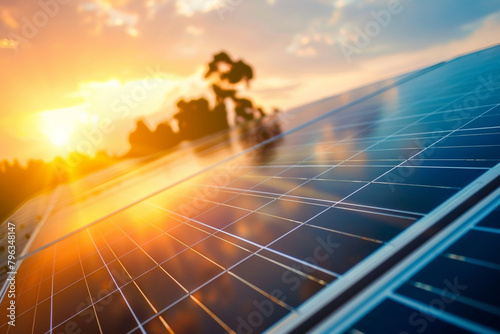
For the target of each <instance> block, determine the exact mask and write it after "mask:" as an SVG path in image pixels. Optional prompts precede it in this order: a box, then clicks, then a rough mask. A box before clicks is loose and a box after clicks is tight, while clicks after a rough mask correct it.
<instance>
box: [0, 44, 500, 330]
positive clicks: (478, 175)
mask: <svg viewBox="0 0 500 334" xmlns="http://www.w3.org/2000/svg"><path fill="white" fill-rule="evenodd" d="M499 52H500V48H492V49H489V50H485V51H481V52H479V53H476V54H472V55H469V56H466V57H462V58H458V59H456V60H454V61H450V62H448V63H444V64H440V65H439V66H435V67H433V68H432V69H429V70H426V71H422V72H419V73H418V74H416V75H411V76H406V77H401V78H398V79H397V80H395V81H394V83H393V84H391V85H389V86H386V87H385V88H382V89H379V90H377V89H378V88H374V89H373V93H372V94H370V95H368V96H366V97H365V98H360V99H358V100H357V103H350V104H349V105H346V106H344V107H340V108H337V109H335V110H331V109H323V110H322V111H321V112H319V109H318V108H316V109H314V107H311V110H313V111H312V112H311V114H310V115H307V112H308V108H307V107H304V108H301V109H300V113H297V112H296V113H295V117H296V119H295V120H294V119H291V122H292V123H293V122H295V123H297V122H298V120H299V119H300V120H303V121H301V122H300V124H297V126H296V127H294V128H293V129H291V130H290V131H288V132H285V133H284V134H283V135H278V136H276V137H275V138H274V139H273V140H270V141H267V142H265V143H264V144H262V145H257V146H256V147H255V148H254V149H252V150H249V151H245V152H243V153H242V154H238V155H237V156H235V157H234V158H232V159H230V160H227V161H225V162H223V163H221V164H218V165H216V166H215V167H213V168H210V169H208V170H207V171H204V172H202V173H199V174H197V175H195V176H193V177H191V178H189V179H188V180H187V181H185V182H182V183H180V184H177V185H175V186H172V187H170V188H168V189H166V190H165V191H163V192H160V193H158V194H155V195H153V196H151V197H149V198H147V199H145V200H143V201H141V202H139V203H137V204H136V205H134V206H132V207H129V208H126V209H124V210H122V211H120V212H118V213H116V214H114V215H112V216H111V217H109V218H106V219H103V220H100V221H98V222H96V223H94V224H90V225H89V226H87V227H85V228H83V229H81V230H77V231H75V232H74V233H70V234H68V235H67V236H66V237H65V238H63V239H62V240H58V241H57V242H54V243H49V244H46V245H45V246H41V247H40V248H38V249H36V250H34V251H32V252H31V253H30V254H28V255H27V256H26V257H25V259H24V260H23V262H22V263H21V265H20V268H19V270H18V273H17V282H16V284H17V296H18V297H17V320H16V326H15V327H12V326H9V325H7V323H6V322H5V319H6V316H5V314H3V313H2V317H3V319H4V322H3V324H2V325H1V327H0V331H1V332H5V333H48V332H50V333H52V332H53V333H59V332H74V331H78V330H81V331H82V332H84V333H141V332H142V333H145V332H147V333H161V332H165V333H172V332H174V333H192V332H206V333H222V332H238V333H255V332H262V331H264V330H266V329H267V330H270V331H281V330H283V328H287V327H286V326H289V325H290V324H294V323H297V322H298V323H300V321H301V319H305V318H307V317H308V316H309V313H311V312H313V311H314V307H312V306H311V305H314V304H315V303H317V301H319V300H321V301H322V302H325V301H328V300H329V299H330V298H335V295H332V294H330V291H332V289H334V290H337V291H342V290H343V289H344V288H346V287H347V286H348V285H349V284H350V282H352V281H353V280H359V279H360V278H362V277H364V276H366V275H368V274H369V273H370V271H371V270H372V269H373V268H374V266H375V265H376V264H377V263H379V262H380V261H383V260H384V259H385V258H387V257H389V256H391V255H392V254H394V253H395V252H398V250H399V249H400V248H401V247H403V246H404V245H405V244H407V243H408V242H409V241H411V240H413V239H412V236H415V235H417V234H418V233H420V231H422V230H423V229H424V228H426V227H429V226H432V224H433V221H432V219H431V218H432V217H434V216H436V212H438V211H440V210H451V209H452V207H453V205H456V204H457V203H461V202H460V199H461V198H464V195H469V194H472V193H474V191H475V190H474V189H475V188H473V187H472V185H473V184H474V182H476V180H478V179H479V180H482V179H485V178H487V177H491V174H492V173H498V171H496V170H495V169H493V167H494V166H496V165H497V164H498V162H500V106H499V102H500V89H498V85H499V81H500V80H499V75H500V70H499V69H500V66H499V65H500V57H498V56H499ZM347 95H348V94H347ZM320 109H321V108H320ZM291 114H292V115H294V112H292V113H291ZM308 116H309V117H308ZM312 116H314V119H313V120H310V121H306V120H307V119H308V118H311V117H312ZM269 131H271V132H272V131H273V129H272V128H271V129H270V130H269ZM268 135H270V137H273V134H272V133H271V134H268ZM113 200H114V201H116V202H117V203H118V204H119V203H128V202H130V201H131V200H136V198H134V197H133V195H131V194H130V193H123V194H120V193H116V194H115V195H114V197H113ZM89 223H91V222H89ZM425 241H426V240H423V241H421V242H422V243H423V242H425ZM450 254H451V253H450ZM453 254H455V253H453ZM457 255H460V253H459V254H457ZM485 261H486V260H485ZM494 263H496V262H494ZM490 264H491V263H490ZM497 264H498V263H497ZM490 267H491V266H490ZM489 269H491V268H489ZM491 270H498V268H496V269H491ZM485 277H492V278H491V279H494V277H495V276H485ZM488 279H489V278H488ZM423 281H425V280H423ZM369 283H370V282H368V283H365V284H366V286H368V285H369ZM412 289H414V290H415V289H417V290H415V291H419V292H420V290H422V288H421V287H418V286H417V287H413V288H412ZM423 290H425V289H423ZM412 291H413V290H412ZM412 291H408V292H405V293H408V294H411V293H413V292H412ZM422 295H423V294H422ZM422 298H423V297H422ZM479 301H481V300H480V299H479ZM7 303H9V299H8V298H7V297H4V298H3V300H2V303H1V305H0V309H1V312H6V307H7ZM318 305H319V304H318ZM496 306H498V305H496ZM445 322H446V321H445ZM371 326H372V325H368V328H372V327H371ZM353 328H355V329H356V330H359V331H363V330H365V327H359V328H358V327H356V326H354V327H353ZM373 328H376V327H373ZM443 328H444V327H443ZM402 330H403V329H402ZM385 332H387V331H385Z"/></svg>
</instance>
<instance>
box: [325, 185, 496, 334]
mask: <svg viewBox="0 0 500 334" xmlns="http://www.w3.org/2000/svg"><path fill="white" fill-rule="evenodd" d="M495 203H496V204H495ZM499 203H500V195H499V193H498V191H497V192H496V196H494V197H493V198H492V199H490V202H489V207H490V209H484V210H483V211H480V210H476V211H478V213H479V218H469V219H468V220H465V221H464V223H463V224H461V225H460V226H459V228H461V230H460V231H459V233H458V235H455V236H454V235H452V234H450V236H449V237H448V238H447V240H446V241H445V245H444V246H445V247H444V249H442V250H439V251H436V247H429V251H428V253H429V255H428V256H425V255H424V256H422V257H420V258H418V259H416V260H415V261H413V262H410V263H409V264H408V265H407V267H406V268H405V267H403V268H401V269H400V270H402V271H409V274H406V276H408V277H406V278H404V279H402V282H401V279H400V280H398V281H396V282H395V283H393V284H392V285H391V286H389V287H387V288H386V290H384V289H380V290H379V291H378V292H377V293H376V294H377V295H378V297H370V300H378V301H377V302H375V303H374V304H375V305H374V306H372V307H368V308H367V309H366V310H362V311H360V312H358V314H357V316H356V317H357V318H358V319H357V320H354V323H353V324H351V325H348V326H347V328H348V329H347V330H345V329H339V326H338V325H339V324H337V326H335V325H333V324H330V326H331V329H332V332H342V331H345V332H346V333H358V332H362V333H380V331H384V332H386V333H399V332H401V331H406V332H408V333H412V332H419V331H424V330H425V331H430V332H433V333H442V332H446V333H448V332H450V333H451V332H453V333H469V332H481V333H495V332H498V331H499V330H500V325H499V324H500V312H499V310H500V302H499V300H500V290H499V289H498V287H497V283H498V282H499V280H500V260H499V257H498V254H499V252H500V229H498V227H496V228H495V227H493V228H484V227H483V226H484V225H485V224H487V223H488V222H489V221H491V219H495V217H496V218H498V212H499V211H498V209H499V207H500V206H499ZM491 210H493V211H491ZM489 211H491V212H489ZM484 212H486V213H487V215H485V214H484ZM488 212H489V213H488ZM480 214H482V217H481V215H480ZM476 217H478V214H476ZM441 246H442V245H441ZM412 268H413V269H412ZM367 298H368V297H367ZM353 313H356V312H353ZM395 315H396V316H395ZM332 325H333V326H332ZM344 325H345V322H344ZM335 327H336V329H333V328H335ZM323 330H324V329H323Z"/></svg>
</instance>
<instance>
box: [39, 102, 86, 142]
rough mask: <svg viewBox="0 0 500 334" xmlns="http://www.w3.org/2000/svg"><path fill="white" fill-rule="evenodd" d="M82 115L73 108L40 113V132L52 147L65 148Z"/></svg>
mask: <svg viewBox="0 0 500 334" xmlns="http://www.w3.org/2000/svg"><path fill="white" fill-rule="evenodd" d="M83 113H85V112H84V111H82V110H81V109H80V108H74V107H71V108H61V109H52V110H46V111H43V112H41V113H40V117H41V121H40V123H39V124H40V131H41V133H42V134H43V135H44V136H45V137H46V138H47V139H48V140H49V142H50V143H51V144H52V145H54V146H57V147H63V146H66V145H68V144H69V142H70V140H71V137H72V136H73V134H74V133H75V131H76V130H77V128H78V125H79V119H81V118H82V114H83Z"/></svg>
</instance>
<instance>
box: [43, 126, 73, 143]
mask: <svg viewBox="0 0 500 334" xmlns="http://www.w3.org/2000/svg"><path fill="white" fill-rule="evenodd" d="M47 137H48V138H49V140H50V142H51V143H52V144H54V145H55V146H58V147H63V146H65V145H67V144H68V143H69V139H70V137H71V129H68V128H59V129H54V130H53V131H51V133H48V134H47Z"/></svg>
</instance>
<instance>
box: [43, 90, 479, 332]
mask: <svg viewBox="0 0 500 334" xmlns="http://www.w3.org/2000/svg"><path fill="white" fill-rule="evenodd" d="M469 81H470V80H469ZM459 83H460V82H454V84H453V85H452V87H453V86H457V87H458V85H459ZM439 93H440V92H439V90H434V91H432V93H431V94H429V95H432V94H436V95H437V94H439ZM407 94H408V93H407ZM409 96H411V95H409ZM449 96H457V97H458V96H460V95H459V94H455V95H453V94H452V95H449ZM425 97H426V98H427V102H426V103H427V107H429V105H430V106H432V105H433V103H431V102H430V101H431V100H432V99H429V96H425ZM439 99H443V96H441V97H438V98H437V99H436V100H439ZM410 100H411V99H410ZM365 101H368V103H365V105H364V106H363V105H357V106H356V107H354V108H353V109H358V110H361V109H362V108H363V107H365V108H366V107H367V106H369V105H373V106H375V107H376V108H378V107H379V106H378V102H377V101H370V100H369V99H368V100H365ZM407 102H408V101H407ZM452 102H453V101H452ZM412 103H413V105H418V104H422V101H421V100H420V99H419V98H415V99H414V100H413V101H411V103H409V105H410V106H411V105H412ZM407 104H408V103H407ZM436 105H440V104H439V103H436ZM407 109H408V110H409V107H408V108H407ZM344 114H345V113H344ZM431 114H432V113H431ZM327 116H332V114H330V115H327ZM427 116H429V114H427V115H426V116H425V117H427ZM333 118H335V117H333ZM337 118H338V117H337ZM323 119H327V117H325V118H323ZM315 121H316V122H317V121H318V120H315ZM398 121H400V120H394V122H396V123H397V122H398ZM470 121H471V122H472V119H471V120H470ZM310 124H313V123H312V122H311V123H310ZM316 124H318V123H316ZM353 124H354V123H353ZM371 124H372V126H373V127H376V126H378V125H380V124H381V122H380V121H379V120H375V121H374V122H372V123H371ZM393 124H394V123H393ZM321 126H322V125H321ZM311 127H312V128H314V126H311ZM340 127H341V126H340ZM347 128H353V127H352V126H350V127H347ZM354 128H355V130H359V131H358V132H355V133H354V134H351V135H349V136H346V138H345V139H349V138H355V137H356V134H359V133H363V132H364V131H365V129H364V128H362V129H356V126H354ZM302 129H303V130H306V129H307V127H303V128H302ZM456 130H457V129H455V130H454V131H453V132H450V131H445V132H442V134H441V137H440V139H444V138H445V135H446V134H448V135H450V134H453V133H455V131H456ZM300 131H302V130H299V131H298V132H294V134H297V133H299V134H300ZM315 131H316V130H315V129H312V130H310V131H309V133H310V136H309V137H310V138H312V139H314V140H317V139H318V137H317V136H316V134H315V133H314V132H315ZM395 136H396V135H394V136H389V137H387V136H386V137H378V138H382V140H380V141H379V142H382V141H383V140H384V139H389V138H393V137H395ZM320 138H321V139H323V137H320ZM302 139H303V138H302ZM299 140H300V138H299ZM334 142H335V143H336V144H338V143H339V142H342V141H336V140H334ZM345 142H348V140H346V141H345ZM365 143H366V142H365ZM366 144H368V146H366V145H365V147H363V148H362V150H361V151H360V150H358V151H355V152H356V153H355V154H359V152H369V148H370V147H371V146H370V143H366ZM372 144H373V143H372ZM299 147H300V146H299ZM424 150H425V148H424ZM424 150H423V151H424ZM307 153H308V152H307V151H301V152H299V151H297V154H289V155H288V156H286V155H285V156H284V157H285V158H286V159H291V161H292V163H291V164H288V165H286V166H285V168H281V167H279V168H277V169H274V170H272V169H266V170H265V173H263V171H264V170H263V169H262V168H261V169H258V170H257V171H256V173H257V176H254V179H253V180H256V181H260V182H256V183H255V184H254V185H253V187H256V189H259V190H258V191H257V190H253V192H255V193H254V195H256V194H257V193H259V194H261V195H264V197H265V198H268V199H270V201H269V202H267V200H265V201H263V202H262V203H259V204H263V205H260V206H258V205H256V206H254V207H252V208H251V209H248V208H244V207H242V206H240V205H238V204H237V203H233V204H232V205H231V204H226V203H225V202H224V201H223V202H218V201H206V200H205V201H204V203H206V205H207V206H210V205H217V207H218V208H234V209H238V210H237V211H243V212H250V213H249V214H248V215H250V214H253V215H258V214H259V215H260V216H259V217H264V216H267V217H274V218H280V219H281V220H283V221H287V219H288V221H290V222H292V221H294V222H293V223H294V224H297V223H298V226H297V227H295V229H297V228H299V227H300V228H303V229H304V228H306V227H307V228H310V229H312V231H321V230H325V231H326V230H328V229H325V228H324V227H322V226H316V227H314V226H310V225H309V224H307V223H308V222H309V221H310V220H311V219H314V218H316V217H320V216H321V214H323V212H325V211H326V209H328V208H329V207H330V206H332V207H334V206H336V207H337V208H341V207H342V208H347V207H350V208H352V207H353V205H356V204H357V203H343V202H342V201H343V200H344V199H345V198H347V197H349V196H351V195H352V194H355V193H356V192H357V190H355V191H354V192H350V191H349V189H347V190H346V193H345V194H344V196H341V197H339V198H340V200H339V201H338V202H342V203H337V201H335V202H334V204H333V205H331V203H329V204H328V203H327V205H325V202H324V201H323V202H321V201H320V202H321V203H322V204H323V205H316V206H315V207H318V208H320V207H321V208H325V210H323V211H321V212H320V213H318V214H316V215H315V216H313V217H311V218H310V219H308V220H307V218H308V217H309V216H308V215H309V214H307V213H304V215H305V216H304V218H300V219H290V218H286V217H284V216H285V213H283V214H280V210H282V209H281V206H282V204H283V203H293V202H295V203H301V204H298V206H302V207H310V205H312V204H313V203H311V201H317V200H318V199H317V198H315V197H314V196H309V197H307V196H306V197H303V198H298V197H296V198H295V201H284V200H285V199H289V198H290V196H289V195H286V194H287V193H288V192H290V191H292V188H293V189H297V188H300V187H301V186H303V185H304V184H308V183H309V184H310V185H311V184H314V183H316V184H319V183H318V182H321V181H320V180H319V179H317V175H310V176H309V177H304V178H293V177H292V178H290V177H288V178H285V177H281V178H280V177H273V176H275V175H276V172H279V173H285V172H286V171H289V170H291V169H293V168H297V167H298V166H301V165H300V164H303V163H306V159H304V158H307V157H308V156H310V155H307ZM388 153H392V152H388ZM346 158H348V157H342V159H340V161H339V163H344V162H345V161H346ZM276 160H279V159H275V161H276ZM386 161H389V160H386ZM395 161H396V162H397V163H395V164H393V163H391V164H388V167H389V168H390V170H394V169H395V168H393V167H396V166H397V167H398V168H399V167H400V166H402V164H404V163H407V162H408V157H406V158H405V159H403V162H401V161H398V160H395ZM336 165H338V163H336V164H335V165H333V166H330V165H326V169H323V170H321V171H320V173H321V174H324V173H327V172H328V171H329V170H332V169H331V168H330V167H334V168H335V166H336ZM422 170H424V169H422ZM259 171H260V173H259ZM266 174H269V175H266ZM272 174H274V175H272ZM321 174H318V175H321ZM259 175H260V176H261V178H260V179H259ZM326 175H328V174H326ZM269 176H270V177H269ZM379 177H380V176H379ZM278 178H279V179H280V180H276V179H278ZM315 178H316V179H315ZM247 179H248V177H247ZM273 179H274V180H273ZM297 179H299V180H301V181H304V180H305V182H296V183H294V182H295V181H297ZM375 180H376V178H375V177H373V178H368V180H367V181H366V183H367V184H374V183H375V182H374V181H375ZM268 181H269V182H268ZM271 181H272V182H271ZM266 182H267V184H266ZM283 182H285V183H289V184H291V185H292V186H291V187H288V188H285V187H283V188H284V189H286V190H287V191H286V192H285V191H282V189H280V184H282V183H283ZM351 183H355V182H351ZM201 184H203V183H201ZM289 184H287V186H289ZM328 184H333V183H331V182H330V183H328ZM345 184H349V183H345ZM294 186H295V187H294ZM365 186H367V185H366V184H365V185H364V186H363V187H365ZM270 189H271V190H275V191H277V192H276V193H273V192H270V191H269V190H270ZM233 190H234V195H235V196H236V195H239V196H241V195H242V194H244V193H248V192H249V191H248V189H238V188H233ZM358 190H359V189H358ZM251 191H252V190H251ZM327 193H328V191H327ZM183 198H186V199H187V198H191V199H194V198H197V197H193V196H191V197H189V196H187V197H183ZM198 199H199V198H198ZM264 202H267V203H264ZM308 202H309V203H308ZM320 202H316V203H314V204H320ZM272 203H280V205H276V204H272ZM234 204H236V205H234ZM266 206H267V209H265V208H266ZM367 207H369V206H364V208H367ZM259 208H262V210H270V211H267V212H265V213H261V212H259ZM362 208H363V207H362V206H358V209H360V210H362ZM131 209H133V208H131ZM214 209H215V208H214V207H213V206H212V207H211V210H208V211H207V210H205V214H208V213H209V212H210V211H212V210H214ZM242 209H243V210H242ZM386 209H387V208H383V207H378V208H377V207H372V210H370V211H377V210H379V211H382V210H386ZM391 209H393V208H389V210H391ZM226 210H229V209H226ZM129 211H131V212H132V213H133V214H134V215H136V217H141V215H142V213H137V212H133V210H129ZM222 211H224V210H222ZM237 211H235V212H237ZM391 211H392V213H393V214H394V215H397V214H399V213H400V212H401V211H398V210H391ZM214 212H216V211H212V214H213V213H214ZM281 212H283V211H281ZM311 212H313V213H314V210H313V211H311ZM171 213H172V214H174V215H177V217H179V213H178V212H174V211H171ZM202 215H203V214H202ZM248 215H247V216H243V217H238V218H237V219H233V218H234V217H233V218H231V219H229V220H228V222H230V224H228V225H226V223H225V222H219V224H222V225H225V226H223V228H225V227H227V226H231V225H233V224H235V223H236V222H238V221H241V220H243V219H245V217H248ZM215 216H217V215H215ZM410 216H414V217H418V216H421V214H420V215H419V214H414V215H412V214H410ZM202 217H205V218H206V216H202ZM205 218H204V219H205ZM212 218H213V217H212ZM189 219H191V220H189ZM147 220H148V219H143V222H146V221H147ZM181 220H182V219H181ZM184 220H186V221H187V222H184V223H183V224H182V225H180V226H177V227H174V228H173V229H175V228H177V230H178V231H180V230H182V231H195V230H197V231H200V233H201V235H204V234H203V233H205V234H206V235H207V236H208V237H206V238H204V239H201V240H197V241H196V240H195V243H193V244H188V243H185V244H184V246H186V247H188V248H186V249H187V250H192V251H194V248H191V247H196V245H199V244H201V243H202V242H203V241H205V240H207V239H208V238H211V237H212V238H220V239H221V240H224V242H226V241H227V239H228V238H230V237H234V238H236V239H233V240H234V241H235V242H236V244H235V245H237V246H240V245H241V244H242V243H245V244H248V245H251V246H252V247H256V249H253V250H250V249H249V251H250V253H249V254H250V255H249V256H252V254H257V253H258V252H264V251H270V252H272V254H273V255H272V256H277V255H279V256H284V257H285V258H287V259H290V260H294V261H297V262H299V261H300V260H299V259H298V258H297V257H293V256H290V255H289V254H286V253H283V252H278V251H276V250H274V249H272V248H269V249H268V248H266V247H267V246H269V245H271V244H272V243H273V242H276V241H277V240H280V239H281V238H283V237H284V236H287V235H289V234H291V233H292V231H293V230H288V232H286V233H280V234H278V235H281V236H280V237H278V238H275V240H274V241H272V240H271V243H266V244H265V245H262V244H261V243H256V242H253V241H252V240H248V238H245V237H241V236H239V235H236V234H231V233H228V232H227V231H224V230H223V229H221V228H219V229H217V228H214V226H211V225H210V224H209V223H203V222H200V221H196V220H193V217H188V216H184ZM105 224H106V223H104V222H100V223H99V224H97V225H100V226H105ZM113 224H115V223H113ZM247 225H248V224H247ZM123 228H124V229H123V231H122V233H123V234H124V236H122V237H121V238H119V239H120V240H125V238H129V239H130V240H132V241H129V244H130V242H132V243H134V242H135V245H136V246H138V247H136V248H135V249H138V248H141V245H139V244H142V242H146V241H148V240H146V239H149V234H147V229H146V228H143V229H142V230H137V229H134V225H133V224H132V225H124V226H123ZM129 228H130V229H129ZM141 231H143V232H146V235H143V234H141V233H140V232H141ZM210 232H212V233H210ZM341 232H342V231H341ZM99 233H100V234H101V236H102V234H103V231H100V230H99ZM172 233H173V232H172ZM217 234H218V235H217ZM89 235H90V234H89ZM132 236H133V237H132ZM102 237H103V238H104V241H105V243H106V244H107V241H106V238H105V237H104V236H102ZM108 237H109V235H108ZM360 237H362V236H360ZM153 239H154V238H153ZM177 240H178V242H182V241H181V240H180V239H177ZM236 240H239V241H236ZM93 241H94V240H93ZM117 242H118V240H117ZM107 246H108V247H110V246H111V247H113V244H107ZM262 246H265V247H262ZM114 247H115V248H116V245H115V246H114ZM249 248H251V247H250V246H249ZM96 249H97V251H98V252H99V255H100V256H103V259H104V258H106V259H107V260H106V261H108V260H110V259H112V256H114V257H115V258H118V256H116V255H114V251H113V249H111V248H110V249H111V251H105V248H98V247H96ZM124 249H125V250H126V249H127V247H125V248H124ZM141 249H142V248H141ZM143 251H144V250H143ZM185 251H186V250H184V251H182V252H181V254H182V253H184V254H186V253H185ZM132 252H133V250H132V251H129V252H127V253H126V254H130V253H132ZM126 254H121V256H122V257H123V256H126ZM146 254H147V252H146ZM197 254H200V256H203V255H202V254H203V252H198V253H197ZM129 256H132V255H129ZM175 256H176V255H174V257H175ZM120 258H121V257H120ZM206 259H207V260H208V261H210V260H211V261H213V262H214V263H215V262H217V261H214V259H209V258H208V257H206ZM248 259H249V258H248ZM248 259H247V258H245V260H248ZM268 259H269V258H268ZM118 260H119V259H117V260H114V261H115V262H114V263H116V262H119V261H118ZM245 260H242V261H240V262H238V263H237V264H240V263H245ZM54 261H55V258H54ZM103 261H104V260H103ZM165 262H168V260H167V261H165ZM303 262H304V261H303ZM120 263H121V262H120ZM306 263H307V262H306ZM81 265H82V266H83V263H82V262H81ZM156 265H157V266H156V267H154V268H157V267H158V265H159V262H157V263H156ZM54 267H55V266H54ZM223 267H224V266H223ZM82 268H83V267H82ZM316 269H317V270H320V271H323V272H325V269H324V268H322V267H321V266H318V267H317V268H316ZM54 270H55V269H53V271H54ZM139 272H140V271H139ZM148 272H151V270H149V271H148ZM327 272H329V271H327ZM330 273H333V272H330ZM229 276H231V277H234V276H233V275H231V274H229ZM85 277H86V276H85ZM85 277H84V279H86V278H85ZM218 277H221V276H218ZM224 277H227V275H226V276H224ZM52 279H54V275H52ZM135 279H137V278H135ZM242 279H243V280H244V281H246V282H247V283H249V284H246V283H244V282H242V283H243V286H246V287H249V288H250V289H251V290H252V291H254V292H255V291H257V292H258V293H259V294H260V295H263V294H262V292H265V291H264V290H262V291H261V292H259V291H258V290H259V289H261V288H259V287H258V286H257V285H254V283H251V282H250V281H248V280H247V278H243V277H242ZM210 282H213V281H210ZM217 282H221V280H218V281H217ZM240 282H241V281H240ZM127 284H129V283H127ZM127 284H126V285H127ZM214 284H215V283H214ZM214 284H211V286H214ZM217 284H218V283H217ZM250 285H254V287H251V286H250ZM129 286H131V285H129ZM204 291H206V289H205V290H204ZM178 303H180V301H178V302H176V305H177V304H178ZM202 308H203V307H202ZM205 311H206V312H212V311H211V310H210V309H209V308H207V309H205ZM214 315H215V313H214ZM153 317H154V316H153ZM154 319H156V318H154ZM150 320H151V321H152V320H153V318H151V319H150ZM131 331H133V329H132V330H131Z"/></svg>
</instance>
